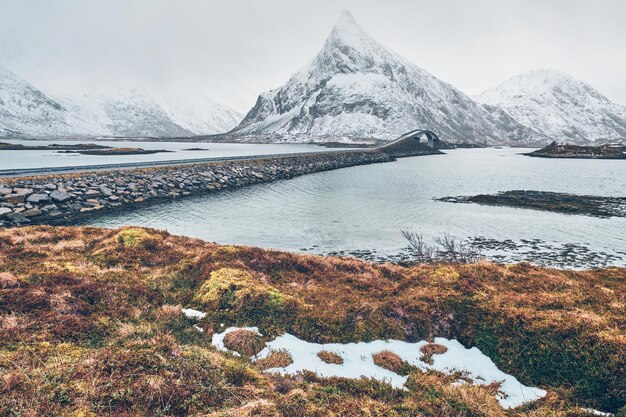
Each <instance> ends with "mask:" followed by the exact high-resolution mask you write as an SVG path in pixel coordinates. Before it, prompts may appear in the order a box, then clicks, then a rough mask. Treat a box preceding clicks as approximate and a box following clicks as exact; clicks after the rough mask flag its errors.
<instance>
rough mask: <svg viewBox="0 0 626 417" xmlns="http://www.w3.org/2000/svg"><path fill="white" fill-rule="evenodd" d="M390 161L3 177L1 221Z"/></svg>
mask: <svg viewBox="0 0 626 417" xmlns="http://www.w3.org/2000/svg"><path fill="white" fill-rule="evenodd" d="M393 160H394V157H393V156H391V155H388V154H385V153H382V152H377V151H341V152H325V153H320V154H306V155H293V156H283V157H268V158H265V159H254V160H234V161H225V162H210V163H202V164H191V165H176V166H169V167H159V168H143V169H131V170H108V171H94V172H85V173H80V174H63V175H49V176H39V177H20V178H6V179H1V180H0V225H1V226H16V225H22V224H42V223H47V224H71V223H73V222H74V221H76V220H77V219H79V218H81V217H85V216H89V215H93V214H96V213H102V212H106V211H111V210H116V209H121V208H125V207H132V206H134V205H138V204H145V203H149V202H156V201H159V200H164V199H173V198H180V197H183V196H190V195H198V194H204V193H210V192H215V191H218V190H222V189H227V188H237V187H244V186H247V185H251V184H259V183H264V182H271V181H276V180H280V179H288V178H293V177H296V176H299V175H304V174H309V173H313V172H320V171H328V170H333V169H338V168H344V167H350V166H356V165H365V164H373V163H379V162H390V161H393Z"/></svg>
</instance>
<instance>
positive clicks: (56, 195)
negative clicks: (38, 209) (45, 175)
mask: <svg viewBox="0 0 626 417" xmlns="http://www.w3.org/2000/svg"><path fill="white" fill-rule="evenodd" d="M50 198H51V199H52V200H53V201H56V202H57V203H65V202H66V201H69V200H71V199H72V198H74V196H73V195H72V194H70V193H66V192H65V191H59V190H55V191H53V192H52V193H50Z"/></svg>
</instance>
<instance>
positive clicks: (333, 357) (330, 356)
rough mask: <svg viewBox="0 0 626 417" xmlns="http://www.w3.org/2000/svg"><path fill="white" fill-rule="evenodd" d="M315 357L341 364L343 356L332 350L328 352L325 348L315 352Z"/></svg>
mask: <svg viewBox="0 0 626 417" xmlns="http://www.w3.org/2000/svg"><path fill="white" fill-rule="evenodd" d="M317 357H318V358H320V359H321V360H322V361H323V362H326V363H330V364H334V365H341V364H342V363H343V358H342V357H341V356H339V355H338V354H336V353H334V352H329V351H327V350H322V351H320V352H317Z"/></svg>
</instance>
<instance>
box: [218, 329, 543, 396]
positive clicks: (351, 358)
mask: <svg viewBox="0 0 626 417" xmlns="http://www.w3.org/2000/svg"><path fill="white" fill-rule="evenodd" d="M237 329H246V330H252V331H254V332H256V333H257V334H260V333H259V331H258V328H256V327H245V328H238V327H229V328H228V329H226V330H225V331H224V332H222V333H218V334H214V335H213V341H212V342H213V345H214V346H215V347H217V348H218V349H219V350H222V351H227V349H226V348H225V347H224V343H223V341H224V336H225V335H226V334H228V333H229V332H232V331H234V330H237ZM435 343H437V344H439V345H442V346H445V347H446V348H447V351H446V352H445V353H441V354H434V355H433V356H432V364H428V363H426V362H424V361H422V360H421V359H420V357H421V356H422V352H421V351H420V348H422V347H423V346H425V345H427V344H428V342H426V341H420V342H417V343H409V342H403V341H399V340H386V341H385V340H375V341H372V342H358V343H345V344H344V343H326V344H320V343H309V342H306V341H304V340H301V339H298V338H297V337H295V336H293V335H290V334H284V335H282V336H279V337H277V338H275V339H274V340H272V341H270V342H267V343H266V344H265V348H264V349H263V350H262V351H261V352H259V354H258V355H257V356H256V358H257V359H263V358H266V357H267V356H269V355H270V354H271V352H272V351H284V352H287V353H288V354H289V355H290V356H291V358H292V359H293V363H291V364H290V365H289V366H286V367H284V368H272V369H268V370H267V372H277V373H280V374H284V375H295V374H297V373H298V372H301V371H304V370H308V371H313V372H315V373H316V374H318V375H319V376H321V377H342V378H360V377H368V378H373V379H376V380H378V381H382V382H386V383H389V384H391V385H392V386H394V387H397V388H400V387H403V386H404V384H405V382H406V381H407V378H408V377H406V376H401V375H398V374H397V373H395V372H392V371H389V370H387V369H384V368H382V367H380V366H377V365H376V364H375V363H374V360H373V359H372V355H373V354H376V353H379V352H381V351H385V350H388V351H391V352H393V353H395V354H396V355H398V356H399V357H400V358H402V359H403V360H404V361H406V362H407V363H409V364H410V365H413V366H415V367H417V368H419V369H422V370H424V371H426V370H435V371H440V372H444V373H447V374H452V373H455V372H462V373H464V374H465V375H466V376H467V377H468V378H469V379H471V380H472V381H473V382H474V383H475V384H481V385H487V384H491V383H493V382H498V383H500V390H499V394H498V396H497V400H498V402H499V403H500V405H501V406H502V407H503V408H513V407H517V406H520V405H522V404H524V403H527V402H530V401H534V400H537V399H539V398H542V397H543V396H545V395H546V391H544V390H542V389H540V388H534V387H527V386H525V385H523V384H522V383H520V382H519V381H518V380H517V379H516V378H515V377H514V376H512V375H508V374H505V373H504V372H502V371H500V370H499V369H498V368H497V367H496V365H495V364H494V363H493V361H492V360H491V359H489V357H487V356H485V355H484V354H483V353H482V352H481V351H480V350H479V349H478V348H476V347H473V348H471V349H466V348H465V347H464V346H463V345H462V344H461V343H459V342H458V341H457V340H448V339H445V338H442V337H437V338H435ZM322 351H328V352H332V353H335V354H337V355H339V356H341V357H342V358H343V363H342V364H332V363H326V362H324V361H323V360H322V359H320V358H319V356H318V353H319V352H322Z"/></svg>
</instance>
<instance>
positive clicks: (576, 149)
mask: <svg viewBox="0 0 626 417" xmlns="http://www.w3.org/2000/svg"><path fill="white" fill-rule="evenodd" d="M624 152H626V147H624V146H622V145H615V146H613V145H608V144H607V145H601V146H580V145H568V144H565V143H557V142H552V143H551V144H549V145H548V146H546V147H543V148H541V149H538V150H536V151H533V152H530V153H527V154H524V155H527V156H534V157H539V158H572V159H626V153H624Z"/></svg>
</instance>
